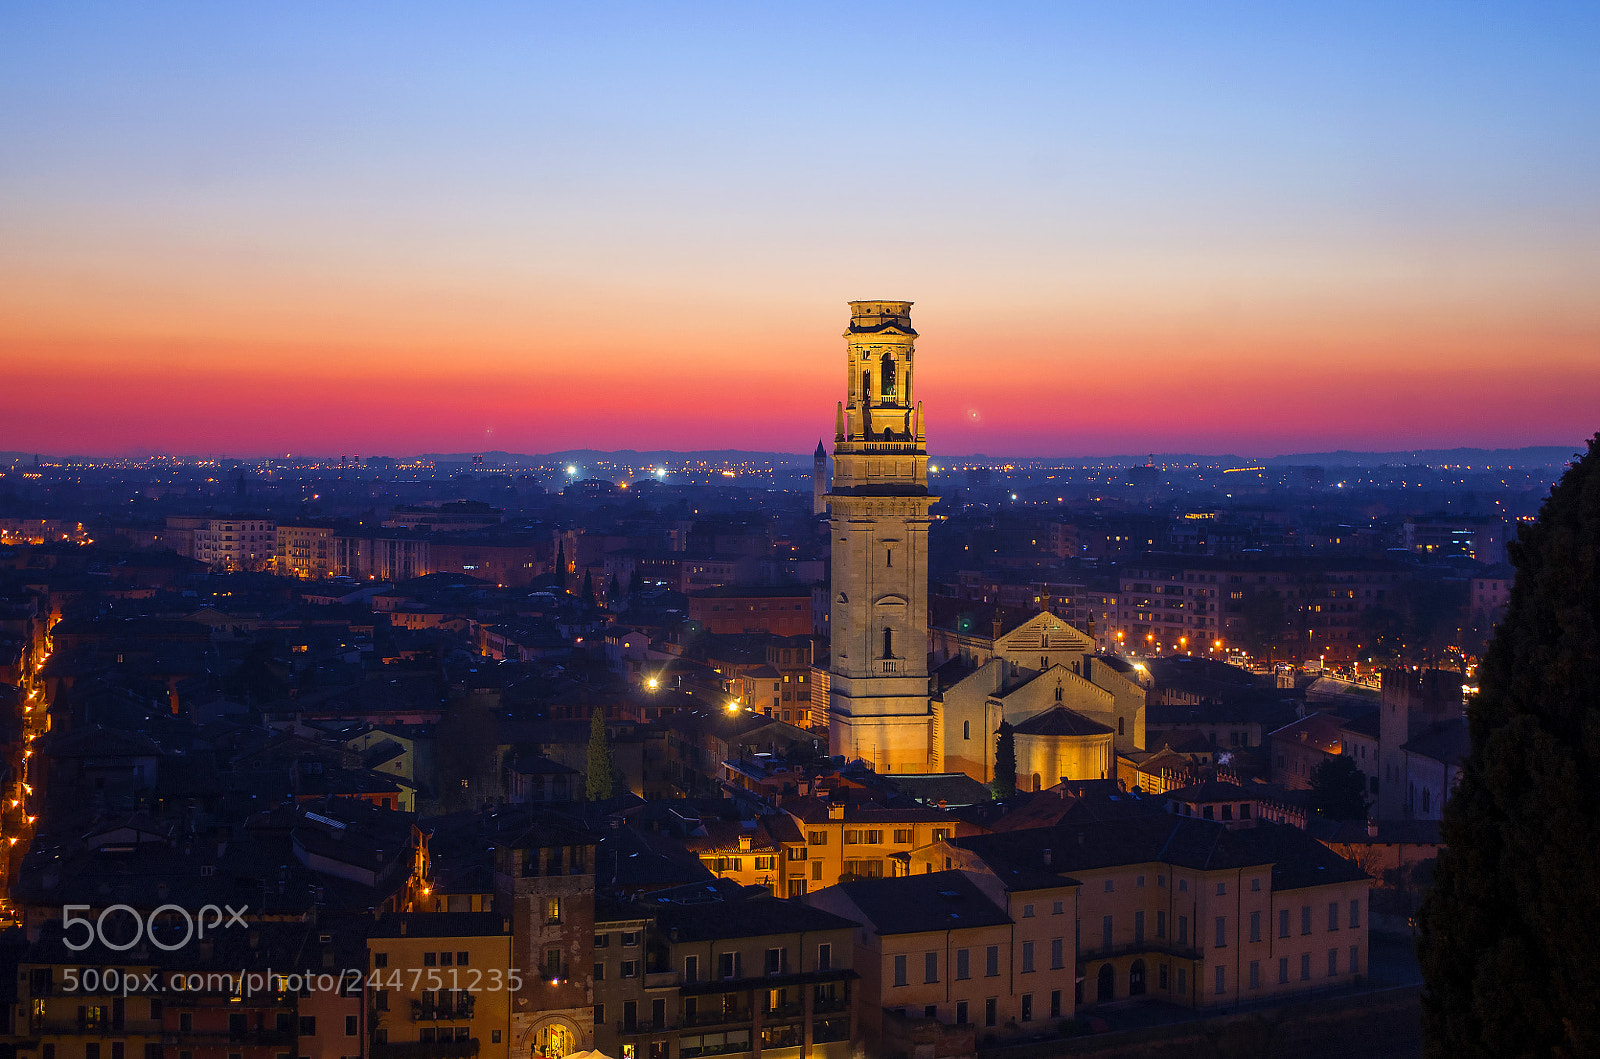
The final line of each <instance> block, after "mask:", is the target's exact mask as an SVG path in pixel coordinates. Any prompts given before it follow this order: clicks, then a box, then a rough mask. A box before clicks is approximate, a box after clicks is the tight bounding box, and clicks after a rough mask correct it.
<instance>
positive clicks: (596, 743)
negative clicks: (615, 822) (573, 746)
mask: <svg viewBox="0 0 1600 1059" xmlns="http://www.w3.org/2000/svg"><path fill="white" fill-rule="evenodd" d="M611 795H612V783H611V739H610V737H608V736H607V735H606V719H605V715H604V714H602V713H601V712H600V711H599V710H598V709H597V710H595V711H594V713H592V714H591V715H590V716H589V768H588V772H587V773H586V774H585V776H584V779H583V796H584V797H585V798H587V799H588V800H589V801H591V802H603V801H605V800H606V799H608V798H610V797H611Z"/></svg>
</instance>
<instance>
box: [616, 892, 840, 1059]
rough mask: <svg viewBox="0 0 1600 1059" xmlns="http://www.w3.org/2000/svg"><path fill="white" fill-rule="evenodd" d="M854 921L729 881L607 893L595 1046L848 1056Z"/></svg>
mask: <svg viewBox="0 0 1600 1059" xmlns="http://www.w3.org/2000/svg"><path fill="white" fill-rule="evenodd" d="M854 927H855V924H854V923H852V922H851V921H849V920H847V919H843V918H841V917H839V916H836V915H832V914H829V913H828V912H825V911H821V910H819V909H815V908H809V907H807V906H805V905H802V904H798V903H795V902H791V901H782V900H778V899H776V898H773V897H769V896H749V895H748V894H747V893H746V892H744V891H742V890H740V889H738V888H734V887H731V886H726V885H725V884H724V885H722V886H705V885H696V886H691V887H683V888H680V889H678V890H670V891H665V892H663V893H659V894H655V895H652V898H651V899H650V900H649V901H647V902H640V903H638V904H630V903H626V902H620V901H606V902H602V903H601V904H600V905H598V906H597V908H596V919H595V928H594V929H595V943H594V953H595V962H594V981H595V1009H594V1025H595V1042H596V1045H595V1046H596V1048H598V1049H599V1050H600V1051H602V1052H604V1053H605V1054H607V1055H615V1056H633V1057H634V1059H701V1057H705V1056H715V1055H724V1054H733V1053H745V1052H748V1053H751V1054H752V1055H753V1056H754V1057H755V1059H847V1057H848V1056H849V1055H850V1054H851V1052H852V1046H851V1041H852V1040H853V1039H854V1038H855V1037H856V1036H857V1026H856V1021H855V1016H854V1011H853V1007H854V1000H855V993H854V990H853V988H852V987H853V984H854V981H853V980H854V979H855V977H856V974H855V971H854V970H853V969H852V961H853V950H852V944H851V935H852V933H853V930H854Z"/></svg>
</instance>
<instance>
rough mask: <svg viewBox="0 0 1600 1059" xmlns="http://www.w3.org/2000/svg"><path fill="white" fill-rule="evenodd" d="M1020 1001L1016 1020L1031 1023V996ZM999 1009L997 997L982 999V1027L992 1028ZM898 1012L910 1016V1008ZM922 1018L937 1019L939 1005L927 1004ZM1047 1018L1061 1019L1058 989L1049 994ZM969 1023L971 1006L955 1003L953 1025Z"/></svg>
mask: <svg viewBox="0 0 1600 1059" xmlns="http://www.w3.org/2000/svg"><path fill="white" fill-rule="evenodd" d="M1020 1000H1021V1011H1020V1012H1019V1014H1018V1016H1017V1020H1018V1021H1019V1022H1032V1021H1033V1020H1034V1017H1035V1016H1034V1004H1033V994H1032V993H1023V994H1022V996H1021V998H1020ZM999 1009H1000V998H999V997H992V996H991V997H985V998H984V1000H983V1024H984V1026H986V1027H987V1026H994V1025H995V1024H996V1023H997V1022H998V1021H999ZM900 1011H901V1014H903V1015H910V1014H912V1010H911V1009H910V1008H901V1009H900ZM922 1016H923V1017H924V1018H930V1019H936V1018H938V1017H939V1005H937V1004H928V1005H927V1006H925V1007H924V1008H923V1009H922ZM1049 1017H1050V1018H1053V1019H1058V1018H1060V1017H1061V990H1059V989H1053V990H1051V992H1050V1014H1049ZM970 1022H971V1006H970V1004H969V1002H968V1001H965V1000H958V1001H956V1003H955V1024H956V1025H957V1026H966V1025H969V1024H970Z"/></svg>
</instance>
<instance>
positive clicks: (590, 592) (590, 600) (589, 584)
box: [579, 570, 595, 607]
mask: <svg viewBox="0 0 1600 1059" xmlns="http://www.w3.org/2000/svg"><path fill="white" fill-rule="evenodd" d="M579 596H580V598H581V599H582V600H583V602H584V603H586V604H587V605H589V606H591V607H592V606H594V605H595V603H594V578H593V577H591V576H590V575H589V571H587V570H585V571H584V572H583V591H582V592H581V593H579Z"/></svg>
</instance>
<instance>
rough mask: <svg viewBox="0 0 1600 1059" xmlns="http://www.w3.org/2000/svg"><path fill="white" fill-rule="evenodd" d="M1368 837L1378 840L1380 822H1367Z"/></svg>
mask: <svg viewBox="0 0 1600 1059" xmlns="http://www.w3.org/2000/svg"><path fill="white" fill-rule="evenodd" d="M1367 837H1368V838H1377V837H1378V821H1376V820H1368V821H1367Z"/></svg>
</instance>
